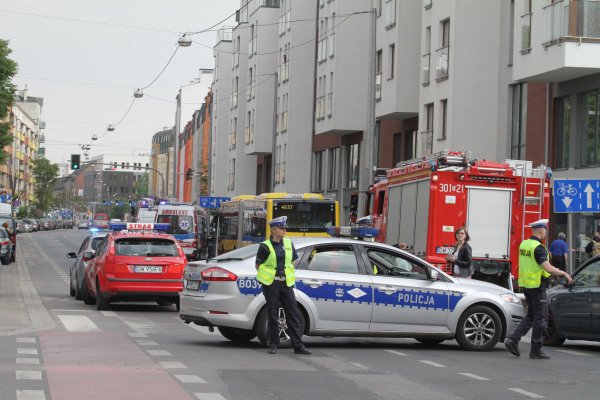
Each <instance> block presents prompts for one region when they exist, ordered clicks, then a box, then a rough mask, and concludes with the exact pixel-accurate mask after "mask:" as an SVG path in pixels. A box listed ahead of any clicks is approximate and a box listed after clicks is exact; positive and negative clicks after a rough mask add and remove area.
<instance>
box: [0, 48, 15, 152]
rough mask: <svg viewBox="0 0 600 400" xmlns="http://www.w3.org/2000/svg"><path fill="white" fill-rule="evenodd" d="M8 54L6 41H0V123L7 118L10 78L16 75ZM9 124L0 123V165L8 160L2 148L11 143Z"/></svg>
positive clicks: (11, 95)
mask: <svg viewBox="0 0 600 400" xmlns="http://www.w3.org/2000/svg"><path fill="white" fill-rule="evenodd" d="M10 53H11V50H10V48H9V47H8V41H7V40H3V39H0V121H5V119H6V117H7V116H8V114H9V110H10V107H11V106H12V104H13V100H14V95H15V89H16V88H15V85H14V84H13V83H12V78H13V77H14V76H15V75H16V74H17V63H16V62H14V61H13V60H11V59H10V58H9V55H10ZM11 124H12V121H5V122H0V164H4V163H6V159H7V158H8V154H7V153H6V152H5V151H4V147H5V146H7V145H8V144H10V142H11V141H12V137H11V136H10V135H9V133H8V131H9V129H10V127H11Z"/></svg>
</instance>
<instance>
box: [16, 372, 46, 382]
mask: <svg viewBox="0 0 600 400" xmlns="http://www.w3.org/2000/svg"><path fill="white" fill-rule="evenodd" d="M16 375H17V379H30V380H38V381H39V380H41V379H42V371H27V370H22V369H18V370H17V371H16Z"/></svg>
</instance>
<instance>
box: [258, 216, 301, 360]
mask: <svg viewBox="0 0 600 400" xmlns="http://www.w3.org/2000/svg"><path fill="white" fill-rule="evenodd" d="M286 221H287V217H286V216H282V217H278V218H275V219H272V220H271V221H269V222H268V224H269V226H270V227H271V237H270V238H269V239H268V240H265V241H264V242H262V243H261V244H260V246H259V247H258V252H257V253H256V271H257V274H256V279H257V280H258V281H259V282H260V283H261V284H262V290H263V294H264V295H265V300H266V301H267V310H268V312H269V329H268V330H269V341H268V347H269V354H275V353H277V346H279V321H278V319H279V318H278V317H279V304H281V306H282V307H283V310H284V311H285V319H286V323H287V327H288V333H289V335H290V339H291V340H292V344H293V346H294V353H296V354H311V353H310V351H308V349H307V348H306V346H304V343H302V332H300V310H299V309H298V304H297V303H296V297H295V296H294V283H295V275H294V265H293V264H292V262H293V261H294V260H296V259H297V258H298V254H297V253H296V249H295V248H294V245H293V244H292V241H291V240H290V239H288V238H286V237H285V233H286V228H287V226H286Z"/></svg>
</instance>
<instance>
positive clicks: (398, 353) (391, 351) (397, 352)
mask: <svg viewBox="0 0 600 400" xmlns="http://www.w3.org/2000/svg"><path fill="white" fill-rule="evenodd" d="M385 351H387V352H388V353H392V354H395V355H397V356H407V355H408V354H406V353H402V352H401V351H396V350H385Z"/></svg>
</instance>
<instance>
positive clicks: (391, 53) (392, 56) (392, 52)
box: [388, 43, 396, 79]
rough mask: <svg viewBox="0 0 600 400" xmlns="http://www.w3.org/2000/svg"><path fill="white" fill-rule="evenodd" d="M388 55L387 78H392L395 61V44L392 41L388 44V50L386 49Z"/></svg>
mask: <svg viewBox="0 0 600 400" xmlns="http://www.w3.org/2000/svg"><path fill="white" fill-rule="evenodd" d="M388 55H389V57H390V59H389V63H388V64H389V67H390V70H389V71H388V79H394V67H395V65H394V64H395V61H396V44H394V43H392V44H390V45H389V51H388Z"/></svg>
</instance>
